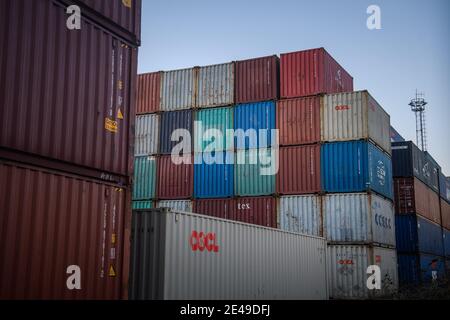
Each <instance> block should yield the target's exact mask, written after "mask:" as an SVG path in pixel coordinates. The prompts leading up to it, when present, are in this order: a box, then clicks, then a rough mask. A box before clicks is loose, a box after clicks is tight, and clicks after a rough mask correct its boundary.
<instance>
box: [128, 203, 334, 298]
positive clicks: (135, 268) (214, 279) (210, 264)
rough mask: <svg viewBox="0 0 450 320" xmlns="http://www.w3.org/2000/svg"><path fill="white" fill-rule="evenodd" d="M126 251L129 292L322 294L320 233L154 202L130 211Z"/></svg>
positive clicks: (144, 294)
mask: <svg viewBox="0 0 450 320" xmlns="http://www.w3.org/2000/svg"><path fill="white" fill-rule="evenodd" d="M131 251H132V252H131V259H132V262H131V266H130V267H131V273H130V282H129V284H130V292H129V293H130V299H137V300H141V299H144V300H146V299H156V300H166V299H168V300H172V299H173V300H181V299H183V300H218V299H246V300H258V299H271V300H272V299H315V300H319V299H320V300H323V299H327V283H326V282H327V277H326V243H325V239H323V238H319V237H313V236H306V235H300V234H294V233H288V232H283V231H280V230H277V229H271V228H265V227H260V226H255V225H250V224H244V223H238V222H235V221H228V220H223V219H218V218H213V217H208V216H204V215H196V214H190V213H182V212H176V211H171V210H169V209H156V210H148V211H136V212H135V213H134V214H133V221H132V249H131ZM280 261H282V263H280Z"/></svg>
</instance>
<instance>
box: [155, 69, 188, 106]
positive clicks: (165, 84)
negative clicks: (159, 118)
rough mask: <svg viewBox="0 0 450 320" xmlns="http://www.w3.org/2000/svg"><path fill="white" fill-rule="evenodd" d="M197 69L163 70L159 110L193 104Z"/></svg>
mask: <svg viewBox="0 0 450 320" xmlns="http://www.w3.org/2000/svg"><path fill="white" fill-rule="evenodd" d="M196 78H197V69H196V68H190V69H182V70H173V71H167V72H164V73H163V74H162V76H161V110H162V111H175V110H182V109H190V108H193V107H194V106H195V93H196V88H195V87H196V83H197V80H196Z"/></svg>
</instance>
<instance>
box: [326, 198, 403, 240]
mask: <svg viewBox="0 0 450 320" xmlns="http://www.w3.org/2000/svg"><path fill="white" fill-rule="evenodd" d="M322 204H323V221H324V222H323V223H324V237H325V238H326V239H327V240H328V241H329V242H330V241H332V242H353V243H367V244H369V243H377V244H381V245H388V246H392V247H394V246H395V216H394V206H393V203H392V202H391V201H390V200H387V199H385V198H382V197H380V196H378V195H376V194H373V193H372V194H368V193H336V194H327V195H325V196H323V198H322Z"/></svg>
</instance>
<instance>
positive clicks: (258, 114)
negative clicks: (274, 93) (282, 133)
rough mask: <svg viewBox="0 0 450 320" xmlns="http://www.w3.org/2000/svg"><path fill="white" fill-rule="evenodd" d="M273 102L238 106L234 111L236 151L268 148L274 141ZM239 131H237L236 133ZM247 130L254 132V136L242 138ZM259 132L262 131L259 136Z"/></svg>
mask: <svg viewBox="0 0 450 320" xmlns="http://www.w3.org/2000/svg"><path fill="white" fill-rule="evenodd" d="M275 116H276V112H275V102H273V101H269V102H257V103H248V104H239V105H237V106H236V108H235V109H234V130H235V146H236V148H237V149H253V148H268V147H271V146H272V145H273V144H274V143H275V142H276V141H275V138H276V137H272V130H274V129H275V126H276V124H275ZM238 130H239V131H238ZM247 130H255V131H254V136H253V137H252V136H250V137H249V138H247V139H245V138H243V137H244V135H245V132H247ZM260 130H264V131H263V132H262V133H261V134H260Z"/></svg>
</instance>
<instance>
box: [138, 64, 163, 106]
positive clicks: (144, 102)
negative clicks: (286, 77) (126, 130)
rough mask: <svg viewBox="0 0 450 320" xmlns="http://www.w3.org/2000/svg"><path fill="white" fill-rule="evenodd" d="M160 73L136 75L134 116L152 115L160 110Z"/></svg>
mask: <svg viewBox="0 0 450 320" xmlns="http://www.w3.org/2000/svg"><path fill="white" fill-rule="evenodd" d="M160 103H161V72H152V73H145V74H140V75H138V78H137V99H136V114H146V113H154V112H158V111H159V110H160Z"/></svg>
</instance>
